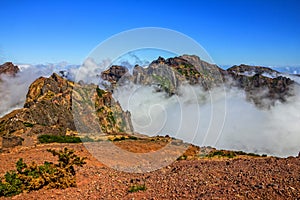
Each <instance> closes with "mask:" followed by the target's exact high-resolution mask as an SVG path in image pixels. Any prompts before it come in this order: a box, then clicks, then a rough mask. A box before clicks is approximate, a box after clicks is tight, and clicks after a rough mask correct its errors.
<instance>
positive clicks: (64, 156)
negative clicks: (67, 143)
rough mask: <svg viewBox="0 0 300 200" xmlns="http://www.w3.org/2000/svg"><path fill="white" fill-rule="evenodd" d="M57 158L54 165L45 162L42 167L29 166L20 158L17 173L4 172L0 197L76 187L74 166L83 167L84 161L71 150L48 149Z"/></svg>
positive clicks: (0, 180) (0, 184) (0, 181)
mask: <svg viewBox="0 0 300 200" xmlns="http://www.w3.org/2000/svg"><path fill="white" fill-rule="evenodd" d="M47 151H48V152H50V153H52V155H53V156H57V157H58V162H57V163H56V164H54V163H52V162H47V161H45V162H44V164H43V165H37V164H36V163H34V162H32V163H31V164H30V165H28V164H26V163H24V162H23V159H22V158H20V159H19V160H18V161H17V163H16V169H17V171H15V170H14V171H9V172H6V174H5V175H4V178H1V179H0V196H14V195H17V194H20V193H21V192H23V191H27V192H29V191H32V190H39V189H41V188H43V187H46V188H68V187H75V186H76V178H75V175H76V172H75V168H74V166H79V167H83V165H84V164H86V162H85V159H86V158H81V157H79V156H77V155H76V154H74V151H73V150H69V149H67V148H64V149H63V150H59V151H57V150H53V149H48V150H47Z"/></svg>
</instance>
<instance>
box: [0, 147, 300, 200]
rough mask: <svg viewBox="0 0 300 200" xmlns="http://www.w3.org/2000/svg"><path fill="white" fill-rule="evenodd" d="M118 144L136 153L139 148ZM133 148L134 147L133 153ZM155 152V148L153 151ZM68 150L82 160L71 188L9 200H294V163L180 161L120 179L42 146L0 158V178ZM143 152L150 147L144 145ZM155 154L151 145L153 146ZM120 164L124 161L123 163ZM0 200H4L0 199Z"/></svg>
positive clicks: (93, 163) (298, 188) (297, 162)
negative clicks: (20, 166) (18, 167)
mask: <svg viewBox="0 0 300 200" xmlns="http://www.w3.org/2000/svg"><path fill="white" fill-rule="evenodd" d="M133 143H138V142H136V141H135V142H134V141H133V142H132V144H128V141H126V142H122V141H120V142H118V146H122V145H124V146H126V148H127V149H128V148H130V146H132V148H134V149H136V148H137V147H140V148H142V145H140V144H139V145H136V146H135V145H133ZM134 146H135V147H134ZM154 146H155V145H154ZM64 147H68V148H70V149H74V150H75V152H76V154H77V155H79V156H85V157H87V164H86V165H85V166H84V167H82V168H76V171H77V174H76V179H77V187H73V188H67V189H41V190H38V191H32V192H29V193H21V194H19V195H17V196H14V197H10V198H11V199H22V200H23V199H47V200H48V199H71V200H74V199H85V200H86V199H300V158H294V157H290V158H285V159H283V158H274V157H266V158H261V157H260V158H252V157H245V156H244V157H237V158H234V159H228V158H212V159H208V158H206V159H198V160H180V161H175V162H174V163H172V164H171V165H169V166H167V167H164V168H161V169H159V170H156V171H152V172H148V173H126V172H122V171H117V170H114V169H111V168H108V167H106V166H105V165H103V164H101V163H100V162H99V161H98V160H97V159H95V158H94V157H93V156H92V155H91V154H90V153H89V152H88V151H87V150H86V149H85V147H84V146H83V144H46V145H37V146H36V147H26V148H24V147H23V148H19V149H11V150H10V152H4V153H1V154H0V165H1V168H0V174H1V176H3V175H4V173H5V172H6V171H8V170H12V169H14V168H15V163H16V161H17V160H18V159H19V158H23V159H24V160H25V162H27V163H30V162H32V161H35V162H37V163H40V164H41V163H43V162H44V161H45V160H47V161H55V159H54V157H52V156H51V154H50V153H48V152H46V149H48V148H52V149H62V148H64ZM147 148H150V149H151V146H149V144H147ZM155 148H157V144H156V146H155ZM124 160H126V159H124ZM138 185H139V186H141V185H145V187H146V189H145V190H144V191H141V190H140V191H137V192H129V189H130V187H131V186H138ZM0 199H5V198H4V197H2V198H0Z"/></svg>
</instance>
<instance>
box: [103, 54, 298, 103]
mask: <svg viewBox="0 0 300 200" xmlns="http://www.w3.org/2000/svg"><path fill="white" fill-rule="evenodd" d="M101 77H102V79H104V80H106V81H109V82H110V83H111V85H110V86H109V88H110V90H113V88H114V87H117V85H122V84H124V83H127V82H128V81H130V82H132V83H134V84H139V85H152V86H155V87H157V91H165V92H167V93H168V94H169V95H173V94H176V93H177V91H178V87H179V86H180V85H182V84H183V83H189V84H190V85H197V84H198V85H200V86H202V88H203V89H204V90H209V89H211V88H213V87H215V86H222V84H225V85H227V86H230V87H237V88H240V89H242V90H244V91H245V92H246V96H247V100H249V101H252V102H253V103H254V104H255V105H256V106H258V107H266V108H269V107H270V106H272V105H274V103H275V102H276V101H281V102H285V101H286V99H287V97H289V96H292V95H293V86H294V85H295V82H294V81H292V80H291V79H290V78H287V77H284V76H281V74H280V73H279V72H277V71H275V70H272V69H270V68H267V67H261V66H248V65H239V66H236V65H235V66H233V67H231V68H229V69H227V70H223V69H221V68H219V67H218V66H217V65H214V64H210V63H207V62H205V61H203V60H201V59H200V58H199V57H197V56H191V55H183V56H179V57H174V58H168V59H164V58H162V57H159V58H158V59H157V60H154V61H153V62H152V63H151V64H150V65H149V66H148V67H145V68H144V67H141V66H138V65H136V66H135V67H134V68H133V70H132V74H130V73H129V72H128V69H127V68H125V67H122V66H115V65H114V66H112V67H110V68H109V69H107V70H106V71H104V72H102V74H101Z"/></svg>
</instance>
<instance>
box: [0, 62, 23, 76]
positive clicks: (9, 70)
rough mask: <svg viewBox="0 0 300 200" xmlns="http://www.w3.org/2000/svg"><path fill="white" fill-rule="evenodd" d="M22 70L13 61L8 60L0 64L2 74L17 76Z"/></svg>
mask: <svg viewBox="0 0 300 200" xmlns="http://www.w3.org/2000/svg"><path fill="white" fill-rule="evenodd" d="M19 71H20V69H19V67H18V66H16V65H14V64H13V63H12V62H6V63H4V64H2V65H0V76H1V75H3V74H5V75H9V76H15V75H16V74H17V73H18V72H19Z"/></svg>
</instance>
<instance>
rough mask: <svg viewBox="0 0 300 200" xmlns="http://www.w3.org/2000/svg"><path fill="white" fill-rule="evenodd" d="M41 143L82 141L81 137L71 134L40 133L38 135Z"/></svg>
mask: <svg viewBox="0 0 300 200" xmlns="http://www.w3.org/2000/svg"><path fill="white" fill-rule="evenodd" d="M38 140H39V141H40V143H54V142H57V143H81V142H82V141H81V139H80V137H76V136H69V135H40V136H38Z"/></svg>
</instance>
